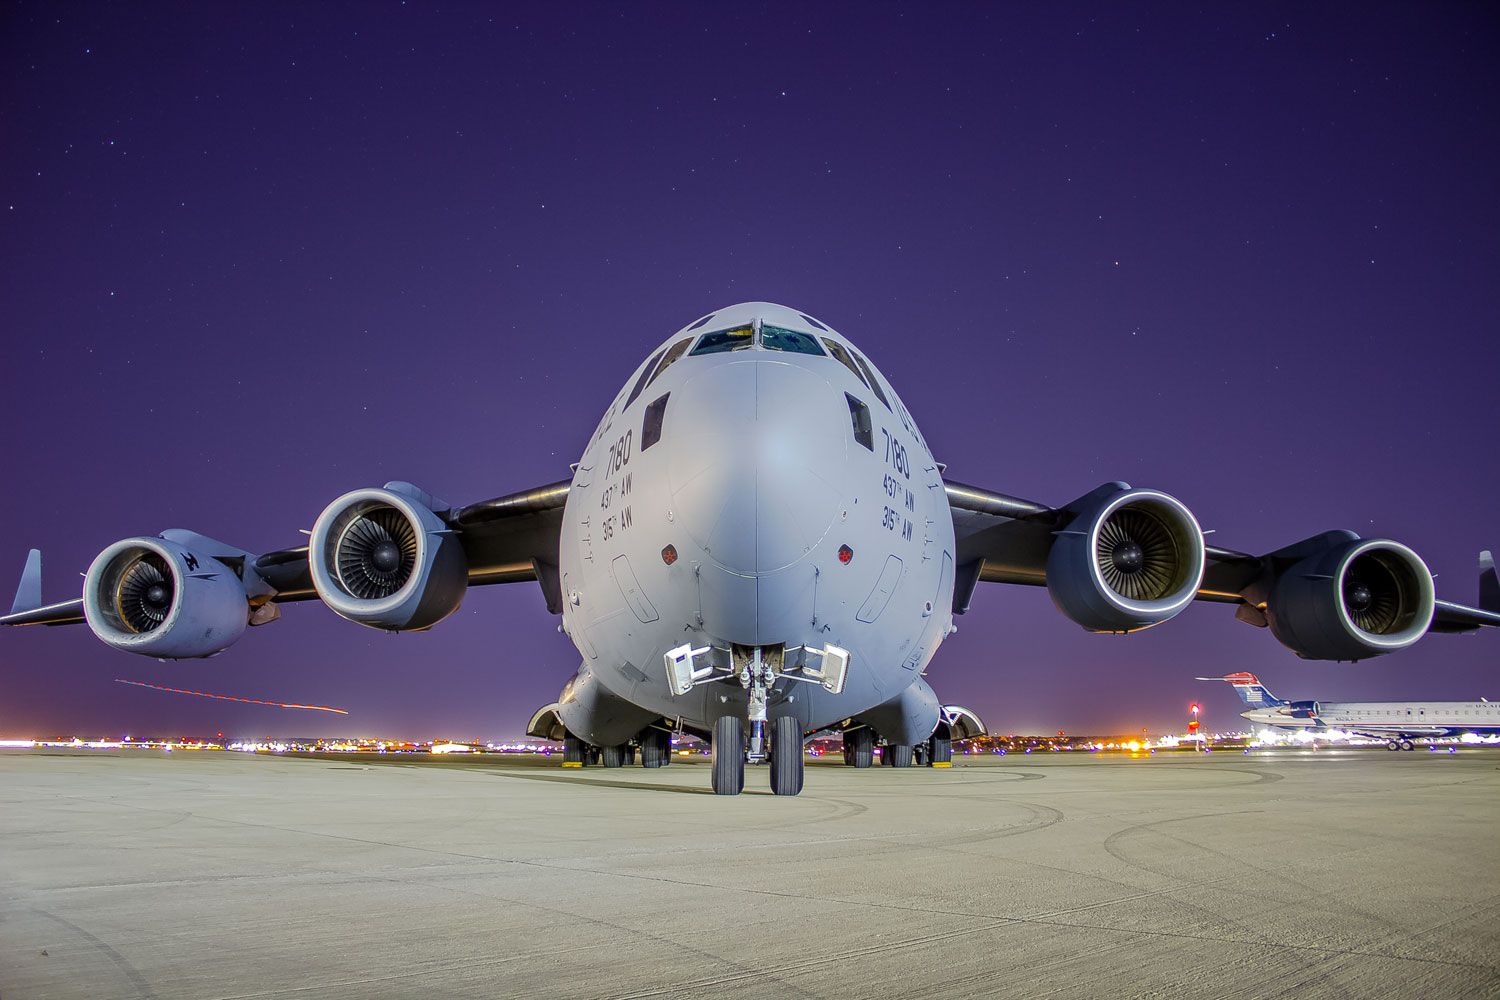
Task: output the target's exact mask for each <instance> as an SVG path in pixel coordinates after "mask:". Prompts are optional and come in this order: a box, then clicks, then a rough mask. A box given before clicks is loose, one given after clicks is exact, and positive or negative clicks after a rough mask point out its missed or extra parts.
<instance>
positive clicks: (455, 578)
mask: <svg viewBox="0 0 1500 1000" xmlns="http://www.w3.org/2000/svg"><path fill="white" fill-rule="evenodd" d="M307 562H308V568H309V569H310V570H311V572H312V579H313V586H314V587H315V588H316V589H317V591H318V596H319V597H321V598H322V599H323V603H324V604H327V605H328V606H329V607H330V608H332V609H333V610H334V612H335V613H337V614H339V615H340V616H342V617H344V618H347V619H349V620H350V621H352V622H358V623H359V624H360V625H368V626H370V627H371V628H379V629H385V630H386V631H389V632H406V631H416V630H418V629H425V628H431V627H432V626H433V625H436V624H437V623H438V622H440V621H442V620H443V619H444V618H447V617H448V616H449V615H451V614H452V613H453V612H455V611H457V610H458V606H459V604H461V603H462V602H463V599H464V592H465V591H466V590H467V589H468V586H469V569H468V561H467V559H466V557H465V556H464V550H463V546H462V545H461V544H459V541H458V539H457V538H456V537H454V535H453V532H452V529H450V528H449V527H448V525H447V524H446V523H444V521H443V520H442V518H440V517H438V516H437V514H435V513H433V511H432V510H431V509H430V508H429V507H428V506H427V505H426V504H424V503H422V502H420V501H419V500H417V499H414V498H413V497H411V496H407V495H405V494H403V493H398V492H395V491H394V490H391V489H368V490H355V491H354V492H353V493H346V494H344V495H343V496H341V497H339V498H338V499H337V500H335V501H334V502H333V503H331V504H329V505H328V507H327V508H326V509H325V510H324V511H323V513H322V514H320V515H318V520H317V522H316V523H315V524H314V525H313V530H312V538H311V539H310V542H309V545H308V550H307Z"/></svg>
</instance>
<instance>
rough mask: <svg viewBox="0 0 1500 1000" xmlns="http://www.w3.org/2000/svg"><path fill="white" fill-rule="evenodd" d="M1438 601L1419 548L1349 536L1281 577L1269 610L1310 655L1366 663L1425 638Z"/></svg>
mask: <svg viewBox="0 0 1500 1000" xmlns="http://www.w3.org/2000/svg"><path fill="white" fill-rule="evenodd" d="M1435 606H1436V605H1435V597H1434V592H1433V586H1432V573H1431V572H1429V571H1428V569H1427V564H1426V563H1424V562H1423V561H1422V559H1421V557H1419V556H1418V555H1417V554H1416V553H1415V552H1413V551H1412V550H1411V549H1409V548H1407V547H1406V546H1405V545H1402V544H1400V543H1399V542H1392V541H1387V540H1385V539H1379V538H1370V539H1359V538H1349V539H1348V540H1346V541H1343V542H1339V543H1336V544H1333V545H1330V546H1329V547H1328V548H1326V549H1324V550H1323V551H1322V552H1318V553H1315V554H1313V555H1310V556H1308V557H1306V558H1304V559H1303V560H1302V561H1300V562H1298V563H1296V564H1295V565H1293V566H1292V567H1291V568H1289V569H1287V570H1285V571H1284V572H1282V573H1281V574H1280V575H1279V576H1277V578H1276V582H1275V584H1274V585H1273V586H1272V587H1271V593H1270V596H1269V597H1268V598H1267V601H1266V608H1265V615H1266V620H1267V621H1268V622H1269V623H1270V626H1271V632H1272V633H1273V634H1274V635H1275V636H1276V639H1277V641H1279V642H1280V643H1281V644H1282V645H1283V646H1286V647H1287V648H1288V649H1290V650H1292V652H1294V653H1296V654H1297V655H1298V656H1300V657H1302V658H1303V659H1306V660H1362V659H1365V658H1367V657H1371V656H1380V655H1382V654H1385V653H1394V652H1395V651H1396V650H1398V649H1405V648H1406V647H1407V646H1410V645H1411V644H1412V643H1414V642H1416V641H1417V640H1418V639H1420V638H1422V636H1424V635H1426V634H1427V629H1428V627H1429V626H1430V625H1431V624H1432V615H1433V611H1434V609H1435Z"/></svg>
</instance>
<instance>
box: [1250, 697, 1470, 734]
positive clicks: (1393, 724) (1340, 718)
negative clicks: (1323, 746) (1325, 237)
mask: <svg viewBox="0 0 1500 1000" xmlns="http://www.w3.org/2000/svg"><path fill="white" fill-rule="evenodd" d="M1241 715H1242V716H1243V717H1244V718H1246V719H1249V720H1250V721H1251V722H1254V723H1256V724H1257V725H1264V726H1276V727H1279V728H1282V729H1311V730H1329V729H1339V730H1343V731H1345V732H1353V733H1367V734H1371V735H1385V734H1390V735H1402V734H1405V735H1411V736H1453V735H1458V734H1461V733H1476V734H1480V735H1486V734H1500V703H1491V702H1487V701H1426V702H1396V701H1367V702H1357V701H1356V702H1318V703H1317V709H1316V711H1315V712H1312V711H1302V712H1295V713H1294V712H1293V710H1292V706H1290V705H1281V706H1267V707H1265V708H1256V709H1252V710H1250V711H1248V712H1242V713H1241Z"/></svg>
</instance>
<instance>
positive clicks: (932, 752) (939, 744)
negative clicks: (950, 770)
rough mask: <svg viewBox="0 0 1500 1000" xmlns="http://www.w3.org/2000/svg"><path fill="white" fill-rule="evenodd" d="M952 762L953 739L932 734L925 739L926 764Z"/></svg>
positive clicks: (929, 765)
mask: <svg viewBox="0 0 1500 1000" xmlns="http://www.w3.org/2000/svg"><path fill="white" fill-rule="evenodd" d="M951 763H953V741H952V740H945V739H943V738H942V737H941V736H934V737H933V738H932V739H930V740H928V741H927V766H928V767H932V766H933V765H934V764H951Z"/></svg>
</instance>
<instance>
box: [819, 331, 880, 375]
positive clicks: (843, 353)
mask: <svg viewBox="0 0 1500 1000" xmlns="http://www.w3.org/2000/svg"><path fill="white" fill-rule="evenodd" d="M823 343H824V344H826V345H827V346H828V353H829V354H832V355H833V356H834V357H835V358H837V359H838V361H839V363H840V364H842V365H843V366H844V367H845V368H847V369H849V370H850V371H851V372H853V373H854V377H855V378H857V379H859V380H860V382H861V383H863V384H865V385H869V383H868V382H865V377H864V376H863V375H861V374H860V373H859V368H858V367H857V366H856V365H855V364H854V359H853V358H851V357H850V356H849V349H848V348H847V347H845V346H844V345H843V344H840V343H839V342H838V341H837V340H830V339H828V338H827V337H824V338H823Z"/></svg>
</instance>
